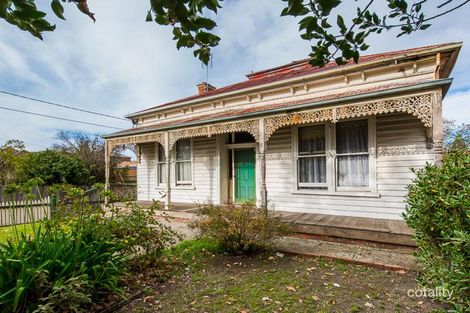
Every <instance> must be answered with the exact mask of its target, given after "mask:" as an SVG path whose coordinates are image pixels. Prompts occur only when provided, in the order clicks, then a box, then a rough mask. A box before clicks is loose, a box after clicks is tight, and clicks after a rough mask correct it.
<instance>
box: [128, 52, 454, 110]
mask: <svg viewBox="0 0 470 313" xmlns="http://www.w3.org/2000/svg"><path fill="white" fill-rule="evenodd" d="M460 46H461V43H445V44H438V45H430V46H423V47H418V48H412V49H406V50H397V51H391V52H385V53H377V54H370V55H364V56H361V57H360V58H359V61H358V63H357V64H356V63H354V62H353V61H350V62H348V63H347V64H345V65H342V66H339V65H337V64H336V63H335V62H329V63H328V64H326V65H325V66H324V67H317V66H311V65H310V64H309V63H308V62H309V61H310V58H308V59H303V60H300V61H294V62H291V63H288V64H285V65H281V66H277V67H274V68H270V69H266V70H262V71H258V72H254V73H251V74H248V75H246V76H247V78H248V79H247V80H245V81H242V82H239V83H235V84H232V85H228V86H225V87H220V88H217V89H214V90H211V91H208V92H206V93H204V94H197V95H193V96H189V97H185V98H181V99H178V100H175V101H171V102H167V103H163V104H160V105H158V106H154V107H151V108H149V109H145V110H142V111H138V112H135V113H132V114H129V115H127V117H128V118H132V117H137V116H140V115H144V114H147V113H151V112H156V111H160V110H163V109H166V108H168V107H172V106H175V105H178V104H181V105H184V104H186V103H191V102H193V101H197V100H201V101H202V100H204V99H206V98H212V97H214V96H224V95H225V94H228V93H231V92H235V91H240V92H241V91H244V90H246V89H250V88H253V87H262V86H263V85H268V84H271V83H275V82H283V81H287V80H289V79H293V78H298V77H302V76H307V75H312V74H316V73H327V72H333V71H334V70H343V69H349V68H353V67H355V66H363V65H367V64H371V63H374V62H377V61H389V60H393V59H397V58H402V57H410V56H413V55H425V54H426V53H430V54H431V53H436V51H439V50H443V49H444V50H446V49H449V50H450V49H458V48H460ZM450 70H451V69H448V70H447V71H448V72H450Z"/></svg>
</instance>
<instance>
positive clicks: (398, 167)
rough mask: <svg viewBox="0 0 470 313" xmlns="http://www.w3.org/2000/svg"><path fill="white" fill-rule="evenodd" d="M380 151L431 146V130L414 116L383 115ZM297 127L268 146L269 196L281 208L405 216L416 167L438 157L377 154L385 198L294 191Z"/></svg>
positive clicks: (378, 125) (378, 123)
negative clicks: (428, 143) (428, 142)
mask: <svg viewBox="0 0 470 313" xmlns="http://www.w3.org/2000/svg"><path fill="white" fill-rule="evenodd" d="M376 128H377V137H376V140H377V150H379V149H380V147H388V149H391V150H397V147H400V146H403V147H402V148H406V147H405V146H410V145H421V146H422V145H424V144H425V129H424V127H423V126H422V124H421V122H419V121H418V120H417V119H416V118H414V117H413V116H411V115H406V114H400V115H388V116H377V119H376ZM291 141H292V135H291V128H290V127H286V128H282V129H279V130H277V131H276V132H275V133H274V134H273V136H272V137H271V138H270V140H269V141H268V146H267V166H266V168H267V170H266V171H267V173H266V175H267V177H266V183H267V189H268V199H269V201H270V203H271V204H272V205H274V208H275V209H276V210H282V211H291V212H306V213H318V214H335V215H344V216H358V217H370V218H386V219H401V218H402V217H401V213H402V212H403V210H404V207H405V203H404V199H405V196H406V193H407V192H406V186H407V185H408V184H409V183H410V182H411V179H412V178H413V175H414V174H413V173H412V172H411V170H410V167H422V166H424V164H425V163H426V162H433V161H434V153H433V150H426V149H422V150H421V151H420V152H419V153H414V152H413V154H406V153H407V152H401V154H400V155H387V156H385V155H384V156H381V155H379V156H377V188H378V192H379V194H380V196H379V197H351V196H338V195H318V194H293V191H294V189H295V184H294V181H293V180H294V177H295V175H294V173H293V170H294V166H293V162H294V161H293V160H294V158H293V155H292V154H293V152H292V142H291Z"/></svg>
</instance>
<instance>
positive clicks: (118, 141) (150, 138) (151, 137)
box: [107, 133, 165, 154]
mask: <svg viewBox="0 0 470 313" xmlns="http://www.w3.org/2000/svg"><path fill="white" fill-rule="evenodd" d="M147 142H158V143H160V144H162V146H165V136H164V134H163V133H152V134H145V135H135V136H130V137H122V138H115V139H108V140H107V143H108V154H110V153H111V152H112V151H113V148H114V147H116V146H119V145H127V144H139V143H147Z"/></svg>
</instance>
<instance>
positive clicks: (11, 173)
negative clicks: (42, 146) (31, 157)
mask: <svg viewBox="0 0 470 313" xmlns="http://www.w3.org/2000/svg"><path fill="white" fill-rule="evenodd" d="M24 153H25V151H24V143H23V142H22V141H19V140H8V141H7V142H5V144H3V146H1V147H0V185H4V184H8V183H9V182H11V181H12V180H13V178H14V177H15V175H16V172H17V170H18V166H19V164H20V159H21V155H22V154H24Z"/></svg>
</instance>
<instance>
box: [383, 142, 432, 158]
mask: <svg viewBox="0 0 470 313" xmlns="http://www.w3.org/2000/svg"><path fill="white" fill-rule="evenodd" d="M377 151H378V156H379V157H380V156H392V155H412V154H430V153H433V150H432V149H431V150H430V149H428V148H427V147H426V144H416V145H402V146H383V147H378V149H377Z"/></svg>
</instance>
